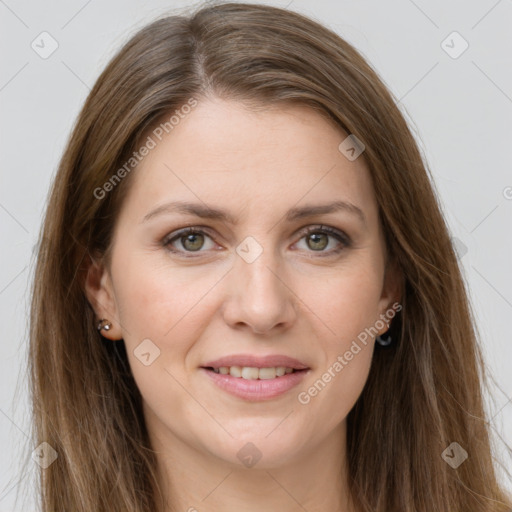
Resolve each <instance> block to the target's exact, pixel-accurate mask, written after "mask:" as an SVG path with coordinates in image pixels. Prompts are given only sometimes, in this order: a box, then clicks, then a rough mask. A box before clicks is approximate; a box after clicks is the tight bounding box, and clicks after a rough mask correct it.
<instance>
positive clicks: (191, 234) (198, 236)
mask: <svg viewBox="0 0 512 512" xmlns="http://www.w3.org/2000/svg"><path fill="white" fill-rule="evenodd" d="M172 235H174V236H172ZM172 235H170V236H169V237H166V238H165V239H164V246H165V247H167V248H168V249H169V250H170V251H171V252H183V250H184V252H201V251H200V249H201V248H202V247H203V246H204V243H205V239H206V238H209V239H210V240H211V237H210V236H209V235H208V234H207V233H206V232H205V231H203V230H202V229H197V228H193V227H190V228H185V229H182V230H180V231H178V232H177V233H173V234H172ZM176 245H179V246H181V248H176ZM212 248H213V244H211V245H210V247H207V249H212Z"/></svg>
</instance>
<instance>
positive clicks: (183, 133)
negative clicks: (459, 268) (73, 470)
mask: <svg viewBox="0 0 512 512" xmlns="http://www.w3.org/2000/svg"><path fill="white" fill-rule="evenodd" d="M347 136H348V134H346V133H343V132H342V131H341V130H340V129H337V128H335V127H334V125H332V124H330V123H329V122H328V121H326V120H325V119H324V118H323V117H321V116H320V115H319V114H318V113H316V112H314V111H313V110H310V109H308V108H306V107H297V106H293V107H282V108H279V109H273V110H268V111H265V112H259V113H254V112H251V111H249V110H246V109H245V108H244V107H243V106H242V105H241V104H240V103H237V102H231V101H223V100H219V99H215V100H208V101H204V102H199V103H198V105H197V106H196V107H195V108H194V109H192V110H191V112H190V113H189V114H188V115H187V116H184V117H183V118H182V119H180V121H179V123H178V124H177V125H175V126H174V128H173V129H172V131H169V133H168V134H165V132H164V137H162V140H161V141H159V140H158V139H157V138H155V137H153V138H154V139H155V141H156V146H155V147H154V148H152V149H151V150H150V151H149V154H148V155H147V156H145V157H144V158H143V160H142V162H141V163H140V164H139V166H138V168H137V169H136V170H134V171H132V172H133V175H132V176H131V177H130V179H132V180H133V181H132V183H131V187H130V190H129V193H128V195H127V197H126V199H125V201H124V203H123V207H122V210H121V212H120V215H119V217H118V219H117V223H116V229H115V233H114V241H113V249H112V260H111V265H110V268H109V269H102V268H101V267H94V266H93V267H91V271H90V272H89V277H88V280H87V291H88V296H89V298H90V300H91V302H93V303H94V304H95V309H96V312H97V313H98V314H99V316H100V318H107V319H109V320H110V321H111V322H112V323H113V328H112V329H111V330H110V331H108V332H107V331H103V334H104V336H107V337H109V338H112V339H120V338H123V339H124V342H125V345H126V349H127V354H128V358H129V363H130V366H131V370H132V372H133V376H134V378H135V381H136V383H137V386H138V387H139V389H140V392H141V394H142V397H143V404H144V414H145V418H146V424H147V427H148V430H149V431H150V433H151V435H152V436H154V437H155V438H156V437H157V438H158V439H160V440H161V441H162V442H163V443H164V445H165V443H168V445H169V446H172V443H181V444H182V443H185V444H186V445H187V446H189V447H193V449H194V450H197V451H198V452H200V453H202V454H203V455H205V456H208V457H215V458H217V459H222V460H224V461H226V462H231V463H235V464H238V465H240V464H245V465H246V466H249V465H250V464H252V463H254V462H252V463H251V462H249V460H252V461H255V460H256V459H258V458H259V457H261V459H260V460H259V462H257V463H258V465H259V467H261V468H264V467H268V468H271V467H275V466H277V465H279V464H283V463H284V462H287V461H288V462H292V461H293V460H294V458H296V457H299V456H305V455H307V453H308V451H310V450H313V449H315V447H317V446H318V445H319V444H320V443H322V442H324V441H325V440H327V439H329V438H330V439H332V436H333V434H336V432H341V429H343V427H344V425H345V423H344V422H345V418H346V416H347V414H348V413H349V411H350V410H351V408H352V407H353V405H354V403H355V402H356V400H357V398H358V397H359V395H360V393H361V391H362V389H363V386H364V384H365V382H366V379H367V376H368V371H369V367H370V362H371V358H372V351H373V341H374V340H373V337H368V335H366V336H364V335H363V333H365V329H368V328H370V327H373V326H375V325H377V326H378V327H382V321H380V322H379V320H380V319H381V315H382V314H384V313H385V312H386V311H388V310H389V308H390V305H391V304H392V303H393V301H394V299H395V295H394V290H395V288H394V287H395V284H396V280H395V278H394V277H393V278H391V277H390V273H388V274H386V275H387V277H386V275H385V256H384V240H383V237H382V232H381V228H380V225H379V219H378V211H377V204H376V200H375V197H374V192H373V188H372V182H371V179H370V175H369V172H368V169H367V167H366V164H365V162H364V160H363V157H364V153H363V156H360V157H358V158H356V159H355V160H353V159H352V160H350V159H348V158H347V157H346V156H345V154H344V153H342V152H341V151H340V149H339V148H338V147H339V145H340V143H342V142H343V141H344V140H345V139H346V137H347ZM346 154H349V155H351V153H346ZM178 202H179V203H180V204H181V207H178V206H176V205H175V203H178ZM185 203H186V205H185ZM334 203H338V208H333V207H331V206H329V205H332V204H334ZM173 204H174V206H173ZM309 209H312V210H311V211H309ZM314 209H318V211H317V212H315V211H314ZM192 210H194V211H196V213H193V212H192ZM187 227H193V228H194V232H195V233H196V234H188V235H187V234H186V233H183V232H181V230H183V229H184V228H187ZM307 230H311V232H310V233H309V234H308V233H307ZM377 330H378V331H379V332H384V331H386V327H384V328H378V329H377ZM366 332H367V331H366ZM364 338H366V340H367V343H366V344H365V343H363V342H361V340H362V339H364ZM354 342H356V345H354ZM356 346H358V347H359V350H357V348H355V347H356ZM349 352H350V353H351V354H352V356H351V357H350V354H348V353H349ZM226 358H228V359H226ZM229 358H232V359H229ZM251 358H254V359H251ZM287 358H289V359H287ZM221 359H224V361H222V360H221ZM342 361H343V362H342ZM207 367H212V368H213V367H214V368H215V370H212V369H207ZM238 367H247V368H252V369H247V368H244V369H240V368H238ZM340 367H341V368H340ZM219 368H221V369H219ZM226 368H227V369H226ZM258 368H266V369H265V370H261V371H260V370H258ZM283 368H294V371H293V372H291V373H289V372H290V371H291V370H290V369H283ZM300 368H302V370H301V371H299V369H300ZM217 371H218V372H219V373H216V372H217ZM227 372H229V374H228V375H226V373H227ZM240 372H242V375H243V376H242V377H240V376H239V375H240ZM283 372H284V375H282V374H283ZM246 377H247V378H246ZM329 377H330V378H329ZM248 443H252V444H248ZM251 457H252V459H251Z"/></svg>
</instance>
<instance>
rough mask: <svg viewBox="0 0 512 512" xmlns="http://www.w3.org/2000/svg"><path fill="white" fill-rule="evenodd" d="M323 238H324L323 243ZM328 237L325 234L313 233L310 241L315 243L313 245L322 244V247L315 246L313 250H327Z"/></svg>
mask: <svg viewBox="0 0 512 512" xmlns="http://www.w3.org/2000/svg"><path fill="white" fill-rule="evenodd" d="M322 237H323V242H324V243H322ZM326 238H327V237H326V235H325V234H324V233H313V234H312V235H310V241H312V242H313V244H318V243H320V246H318V245H317V246H316V247H315V246H314V247H312V249H325V247H326V246H327V243H326Z"/></svg>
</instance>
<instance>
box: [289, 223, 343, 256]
mask: <svg viewBox="0 0 512 512" xmlns="http://www.w3.org/2000/svg"><path fill="white" fill-rule="evenodd" d="M303 233H305V235H304V236H303V237H302V238H301V239H300V240H305V244H306V249H310V250H311V251H312V252H320V253H325V255H332V254H337V253H339V252H341V251H342V250H343V249H345V248H346V247H349V246H350V239H349V237H348V236H347V235H346V234H345V233H343V232H342V231H338V230H337V229H334V228H330V227H329V226H310V227H308V228H307V229H306V230H305V231H303ZM329 239H335V240H336V241H337V242H338V243H337V244H335V248H334V249H331V250H327V251H326V250H325V248H326V247H328V246H329V243H330V240H329ZM300 240H299V241H300ZM323 255H324V254H322V256H323Z"/></svg>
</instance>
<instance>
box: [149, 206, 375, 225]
mask: <svg viewBox="0 0 512 512" xmlns="http://www.w3.org/2000/svg"><path fill="white" fill-rule="evenodd" d="M339 211H344V212H347V213H350V214H351V215H354V216H355V217H357V218H358V219H359V220H361V221H362V222H363V223H364V224H366V217H365V215H364V213H363V211H362V210H361V208H359V207H358V206H356V205H355V204H352V203H349V202H347V201H334V202H332V203H327V204H319V205H306V206H300V207H299V206H296V207H294V208H291V209H290V210H288V212H287V213H286V215H285V217H286V220H287V221H288V222H292V221H295V220H299V219H303V218H307V217H313V216H315V215H322V214H326V213H336V212H339ZM166 213H182V214H186V215H195V216H197V217H201V218H203V219H211V220H218V221H221V222H225V223H228V224H232V225H233V224H236V218H235V217H233V216H232V215H231V214H230V213H229V212H227V211H226V210H222V209H219V208H212V207H210V206H207V205H205V204H201V203H189V202H186V201H174V202H171V203H166V204H163V205H161V206H159V207H158V208H155V209H154V210H152V211H151V212H149V213H148V214H147V215H146V216H145V217H144V218H143V219H142V222H147V221H148V220H149V219H152V218H153V217H156V216H158V215H162V214H166Z"/></svg>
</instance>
